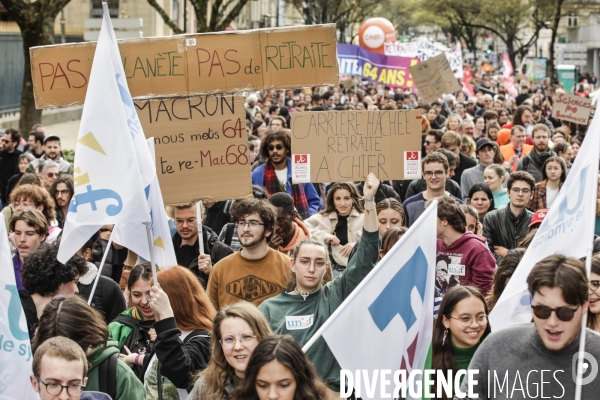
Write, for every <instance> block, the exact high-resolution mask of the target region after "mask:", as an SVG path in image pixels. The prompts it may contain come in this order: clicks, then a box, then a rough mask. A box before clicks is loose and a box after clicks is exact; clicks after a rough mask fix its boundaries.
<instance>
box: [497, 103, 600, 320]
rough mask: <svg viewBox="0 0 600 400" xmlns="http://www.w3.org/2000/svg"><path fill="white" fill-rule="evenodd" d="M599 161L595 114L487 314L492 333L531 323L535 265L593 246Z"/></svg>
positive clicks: (598, 117)
mask: <svg viewBox="0 0 600 400" xmlns="http://www.w3.org/2000/svg"><path fill="white" fill-rule="evenodd" d="M599 158H600V113H598V112H596V114H595V115H594V119H593V120H592V125H591V126H590V128H589V129H588V133H587V135H586V136H585V140H584V141H583V143H582V145H581V150H580V151H579V153H578V154H577V158H576V159H575V163H574V164H573V167H572V168H571V172H569V175H567V180H566V181H565V183H564V184H563V186H562V188H561V190H560V192H559V193H558V195H557V196H556V199H555V200H554V203H553V204H552V207H550V209H549V210H548V214H547V215H546V217H545V218H544V220H543V221H542V224H541V225H540V228H539V229H538V231H537V233H536V235H535V237H534V238H533V241H532V242H531V245H530V246H529V248H528V249H527V251H526V252H525V255H524V256H523V258H522V259H521V262H520V263H519V266H518V267H517V269H516V270H515V273H514V274H513V276H512V277H511V278H510V281H509V282H508V285H506V288H505V289H504V292H503V293H502V296H500V299H498V302H497V303H496V306H495V307H494V309H493V310H492V312H491V313H490V325H491V326H492V329H493V330H494V331H496V330H499V329H503V328H506V327H509V326H512V325H516V324H523V323H528V322H531V318H532V314H531V296H530V294H529V292H528V290H527V276H528V275H529V273H530V272H531V270H532V269H533V267H534V266H535V264H536V263H537V262H539V261H541V260H542V259H544V258H546V257H548V256H549V255H552V254H556V253H560V254H564V255H565V256H569V257H576V258H580V257H585V256H586V255H587V251H588V249H590V248H591V247H592V246H593V241H594V223H595V221H596V195H597V186H598V160H599Z"/></svg>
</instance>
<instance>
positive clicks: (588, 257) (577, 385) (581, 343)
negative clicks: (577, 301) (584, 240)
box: [575, 246, 594, 400]
mask: <svg viewBox="0 0 600 400" xmlns="http://www.w3.org/2000/svg"><path fill="white" fill-rule="evenodd" d="M593 252H594V249H593V246H590V248H588V251H587V255H586V257H585V274H586V276H587V278H588V281H589V280H590V274H591V272H592V254H593ZM586 327H587V313H584V314H583V318H582V319H581V332H580V333H579V354H578V355H577V371H576V373H577V380H576V382H575V400H581V391H582V389H583V359H584V355H585V334H586Z"/></svg>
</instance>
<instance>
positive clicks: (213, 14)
mask: <svg viewBox="0 0 600 400" xmlns="http://www.w3.org/2000/svg"><path fill="white" fill-rule="evenodd" d="M148 3H149V4H150V5H151V6H152V7H154V9H155V10H156V11H157V12H158V14H159V15H160V16H161V17H162V19H163V20H164V21H165V24H167V25H168V26H169V28H171V29H172V30H173V32H174V33H184V32H183V30H182V29H181V28H179V27H178V26H177V25H175V23H174V22H173V20H172V19H171V18H170V17H169V15H168V14H167V13H166V12H165V10H163V8H162V7H161V6H160V5H159V4H158V3H157V2H156V0H148ZM246 3H248V0H213V2H212V6H211V8H210V18H207V15H208V5H209V2H208V0H190V4H191V5H192V7H193V8H194V13H195V14H196V21H197V22H196V23H197V31H198V32H199V33H206V32H218V31H224V30H225V28H227V26H228V25H229V24H230V23H231V21H233V20H234V19H235V18H236V17H237V16H238V15H240V12H241V11H242V9H243V8H244V6H245V5H246Z"/></svg>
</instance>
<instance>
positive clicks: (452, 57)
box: [383, 39, 464, 79]
mask: <svg viewBox="0 0 600 400" xmlns="http://www.w3.org/2000/svg"><path fill="white" fill-rule="evenodd" d="M383 50H384V54H385V55H386V56H399V57H411V58H413V57H417V58H418V59H419V60H420V61H426V60H428V59H430V58H431V57H434V56H437V55H438V54H440V53H445V54H446V58H448V62H449V63H450V68H451V69H452V71H454V76H455V77H457V78H459V79H462V78H463V76H464V71H463V56H462V47H461V45H460V42H458V41H457V42H456V44H455V45H454V46H452V47H450V48H448V47H446V46H444V45H442V44H441V43H436V42H430V41H429V40H427V39H421V40H416V41H413V42H407V43H384V44H383Z"/></svg>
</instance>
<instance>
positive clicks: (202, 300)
mask: <svg viewBox="0 0 600 400" xmlns="http://www.w3.org/2000/svg"><path fill="white" fill-rule="evenodd" d="M158 281H159V282H160V287H161V288H162V289H163V290H164V291H165V293H166V294H167V296H169V302H170V303H171V308H172V309H173V315H174V316H175V321H176V322H177V327H178V328H179V329H181V330H183V331H193V330H203V331H210V330H212V320H213V319H214V317H215V315H216V313H217V312H216V310H215V307H214V306H213V304H212V302H211V301H210V299H209V298H208V296H207V294H206V292H205V291H204V288H203V287H202V285H200V282H199V281H198V278H196V275H194V273H193V272H192V271H190V270H189V269H187V268H184V267H179V266H177V267H172V268H169V269H166V270H164V271H161V272H159V273H158Z"/></svg>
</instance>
